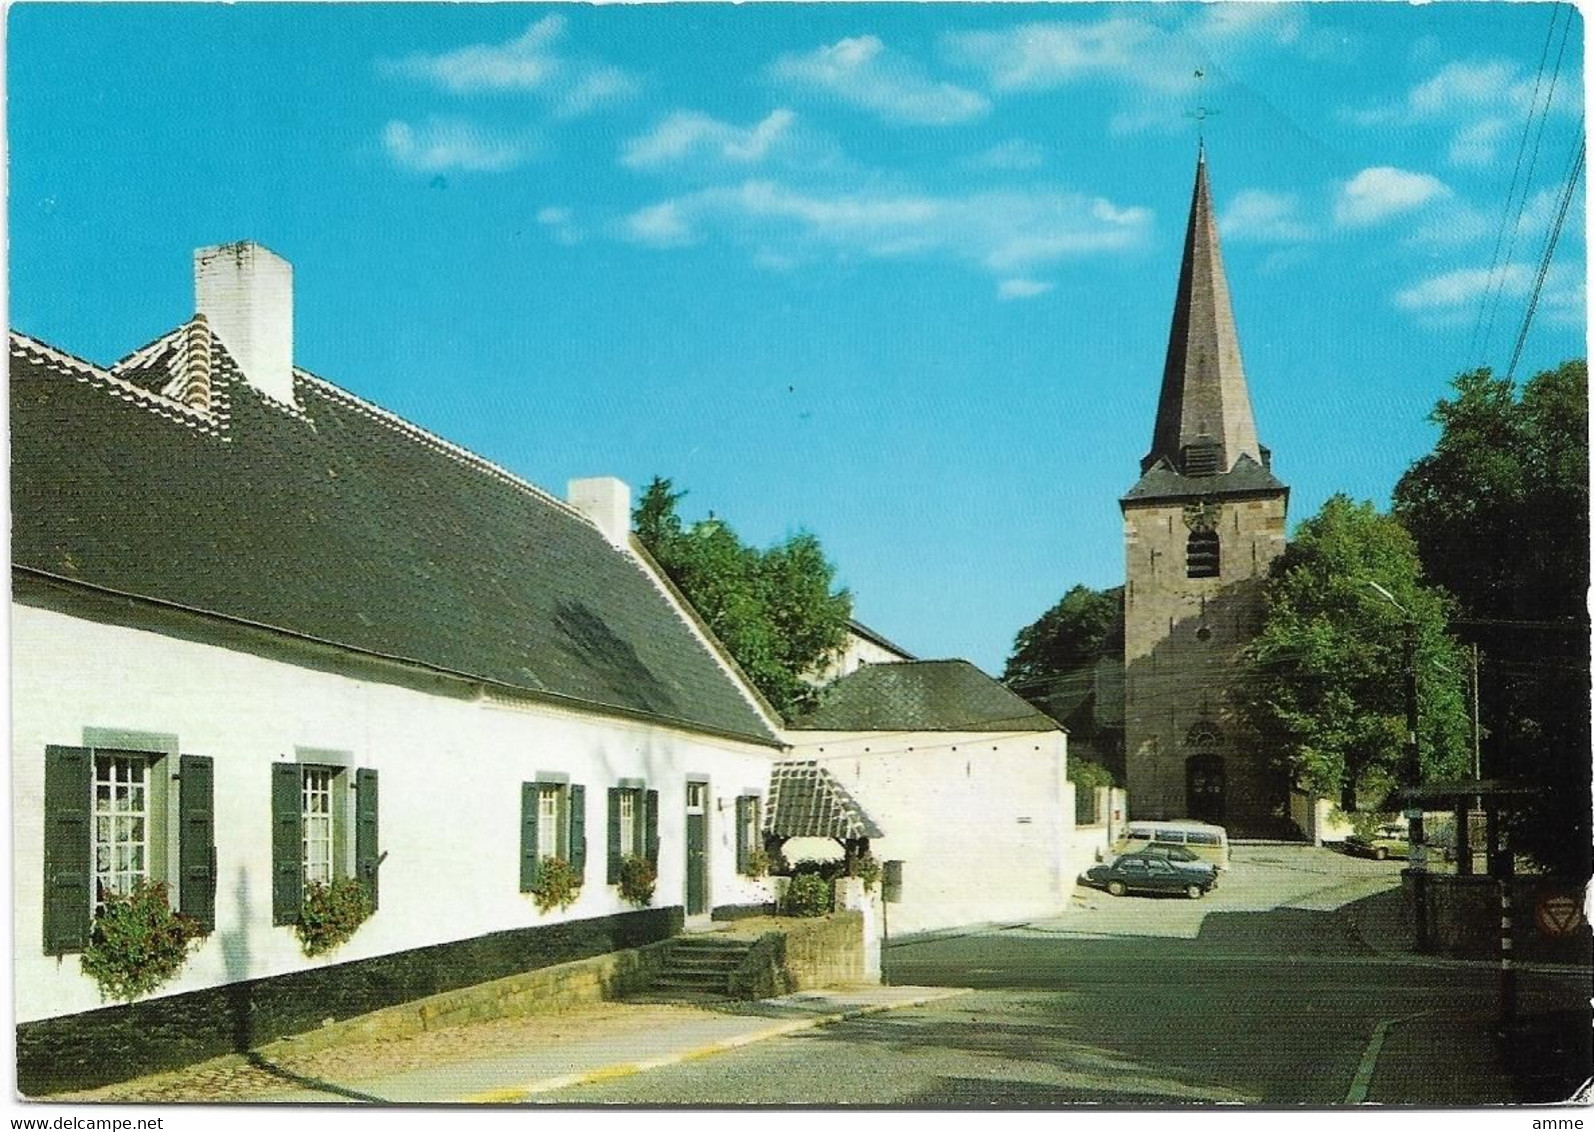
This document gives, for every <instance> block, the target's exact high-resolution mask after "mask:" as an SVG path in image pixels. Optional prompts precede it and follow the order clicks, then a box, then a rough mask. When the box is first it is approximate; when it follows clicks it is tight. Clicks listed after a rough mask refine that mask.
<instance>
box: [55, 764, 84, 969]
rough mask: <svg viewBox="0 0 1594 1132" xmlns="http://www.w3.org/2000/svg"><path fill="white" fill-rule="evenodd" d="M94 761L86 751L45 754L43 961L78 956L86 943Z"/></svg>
mask: <svg viewBox="0 0 1594 1132" xmlns="http://www.w3.org/2000/svg"><path fill="white" fill-rule="evenodd" d="M93 758H94V756H93V752H92V751H90V750H89V749H88V748H87V747H46V748H45V749H44V953H45V954H46V955H64V954H66V953H67V952H68V951H81V950H82V949H83V948H85V947H87V946H88V942H89V911H90V909H91V908H92V907H93V888H92V885H93V867H94V863H93V855H92V850H93V847H92V845H91V844H90V841H89V803H90V801H91V800H92V798H93V793H94V780H93Z"/></svg>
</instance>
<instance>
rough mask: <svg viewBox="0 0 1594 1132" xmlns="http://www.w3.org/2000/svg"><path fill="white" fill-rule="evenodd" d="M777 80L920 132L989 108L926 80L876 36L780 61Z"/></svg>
mask: <svg viewBox="0 0 1594 1132" xmlns="http://www.w3.org/2000/svg"><path fill="white" fill-rule="evenodd" d="M770 73H771V74H772V75H773V76H774V77H775V78H776V79H778V80H780V81H782V82H786V83H789V84H792V85H795V86H799V87H804V88H807V89H810V90H820V91H824V92H826V93H829V94H832V95H834V96H836V97H838V98H840V99H842V100H844V101H846V102H850V103H852V104H853V105H854V106H859V107H862V108H863V109H865V110H869V111H872V112H873V113H875V114H878V115H880V116H881V117H882V118H884V119H886V120H888V121H895V122H906V123H910V124H913V125H921V126H944V125H951V124H954V123H957V122H967V121H970V120H971V119H974V118H979V117H982V116H983V115H985V114H986V113H987V112H988V111H989V110H990V108H991V104H990V102H989V100H987V99H986V98H985V96H984V95H982V94H978V93H976V92H975V91H972V90H966V89H964V88H963V87H959V86H954V85H953V84H951V83H946V82H936V81H935V80H933V79H930V78H928V77H926V76H925V74H924V73H923V71H922V69H921V68H920V67H919V66H918V64H916V63H914V62H913V61H912V60H911V59H908V58H906V57H905V56H902V55H898V54H895V53H893V52H891V51H889V50H888V49H887V48H886V46H885V44H884V43H882V42H881V41H880V40H879V39H878V38H877V37H875V36H872V35H863V36H857V37H855V38H851V39H843V40H840V41H838V42H836V43H833V44H830V45H829V46H828V47H820V48H818V49H816V50H814V51H810V52H808V53H806V54H801V55H799V54H789V55H782V56H781V57H780V58H779V59H777V60H775V62H774V63H773V64H772V65H771V67H770Z"/></svg>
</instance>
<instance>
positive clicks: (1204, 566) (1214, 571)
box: [1184, 531, 1222, 578]
mask: <svg viewBox="0 0 1594 1132" xmlns="http://www.w3.org/2000/svg"><path fill="white" fill-rule="evenodd" d="M1221 551H1222V546H1221V544H1220V542H1219V539H1218V532H1217V531H1191V532H1190V541H1189V542H1187V543H1186V544H1185V558H1184V566H1185V577H1187V578H1216V577H1217V576H1218V571H1219V568H1220V566H1221V564H1222V563H1221Z"/></svg>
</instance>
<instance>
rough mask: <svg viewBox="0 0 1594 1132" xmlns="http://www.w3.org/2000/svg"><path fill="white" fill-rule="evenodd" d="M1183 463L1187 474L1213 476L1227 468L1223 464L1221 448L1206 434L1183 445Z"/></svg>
mask: <svg viewBox="0 0 1594 1132" xmlns="http://www.w3.org/2000/svg"><path fill="white" fill-rule="evenodd" d="M1183 464H1184V474H1185V475H1187V476H1215V475H1217V474H1218V473H1220V472H1223V471H1226V470H1227V469H1226V468H1224V466H1223V449H1222V448H1220V447H1219V446H1218V442H1217V441H1215V440H1213V439H1212V438H1211V437H1206V436H1203V437H1200V438H1198V439H1197V440H1195V441H1193V442H1191V443H1189V444H1187V445H1185V446H1184V453H1183Z"/></svg>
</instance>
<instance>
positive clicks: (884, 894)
mask: <svg viewBox="0 0 1594 1132" xmlns="http://www.w3.org/2000/svg"><path fill="white" fill-rule="evenodd" d="M880 899H881V900H883V901H885V902H886V903H887V904H901V903H902V862H901V861H887V862H886V863H885V866H884V867H883V868H882V870H881V875H880Z"/></svg>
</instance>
